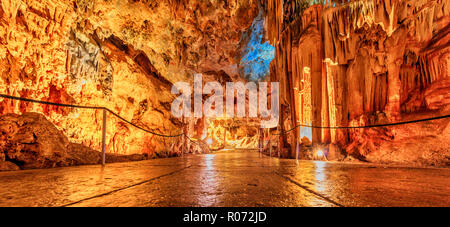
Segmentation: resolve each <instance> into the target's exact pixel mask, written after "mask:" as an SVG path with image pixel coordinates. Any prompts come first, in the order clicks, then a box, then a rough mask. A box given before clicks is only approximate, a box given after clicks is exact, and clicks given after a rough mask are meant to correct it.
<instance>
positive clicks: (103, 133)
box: [102, 109, 106, 166]
mask: <svg viewBox="0 0 450 227" xmlns="http://www.w3.org/2000/svg"><path fill="white" fill-rule="evenodd" d="M105 163H106V109H103V127H102V166H104V165H105Z"/></svg>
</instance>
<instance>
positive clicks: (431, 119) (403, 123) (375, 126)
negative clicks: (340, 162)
mask: <svg viewBox="0 0 450 227" xmlns="http://www.w3.org/2000/svg"><path fill="white" fill-rule="evenodd" d="M444 118H450V115H443V116H438V117H431V118H425V119H418V120H412V121H403V122H395V123H387V124H378V125H364V126H312V125H302V124H299V125H296V126H295V127H293V128H291V129H289V130H286V131H284V133H278V134H273V135H276V136H280V135H283V134H287V133H289V132H291V131H293V130H295V129H296V128H298V127H305V128H318V129H332V130H336V129H362V128H379V127H390V126H396V125H405V124H412V123H418V122H424V121H434V120H439V119H444Z"/></svg>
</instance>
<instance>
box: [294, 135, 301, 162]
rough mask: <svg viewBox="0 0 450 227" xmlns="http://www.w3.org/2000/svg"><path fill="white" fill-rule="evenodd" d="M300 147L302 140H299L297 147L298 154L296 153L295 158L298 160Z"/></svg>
mask: <svg viewBox="0 0 450 227" xmlns="http://www.w3.org/2000/svg"><path fill="white" fill-rule="evenodd" d="M299 149H300V142H299V141H298V140H297V148H296V154H295V159H296V160H297V161H298V152H299Z"/></svg>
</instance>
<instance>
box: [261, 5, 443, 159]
mask: <svg viewBox="0 0 450 227" xmlns="http://www.w3.org/2000/svg"><path fill="white" fill-rule="evenodd" d="M265 9H266V15H267V16H266V20H267V23H268V28H267V33H268V38H269V40H270V42H271V44H273V45H275V47H276V54H275V60H274V61H273V62H272V72H271V73H272V74H273V75H271V79H272V80H274V81H279V82H280V86H281V87H282V88H281V90H282V91H283V92H282V94H283V95H282V97H281V98H282V99H281V103H282V104H281V105H282V106H281V107H282V108H285V109H290V110H292V111H291V113H290V114H289V113H288V112H287V114H285V116H282V117H281V119H283V120H282V121H281V122H280V125H281V128H280V129H281V130H284V129H283V127H284V128H287V129H289V128H292V127H293V126H294V125H296V124H299V123H301V124H310V125H314V126H361V125H371V124H377V123H388V122H397V121H402V120H405V119H414V118H417V117H425V116H431V115H433V114H434V115H436V114H439V113H441V114H442V113H445V112H446V110H447V109H448V104H449V101H450V100H449V94H450V92H449V91H450V87H449V86H448V80H449V72H450V68H449V67H450V65H449V61H450V60H449V59H450V58H449V53H450V52H449V49H450V45H449V40H450V34H449V32H450V4H449V3H448V2H447V1H442V0H435V1H424V0H403V1H401V0H367V1H346V2H345V4H341V3H340V1H328V2H327V3H325V4H315V5H313V4H311V3H309V1H302V0H298V1H289V2H286V3H284V4H283V1H279V0H270V1H267V2H266V4H265ZM309 96H310V97H309ZM305 99H306V101H305ZM283 106H284V107H283ZM447 114H448V111H447ZM434 123H436V122H434ZM438 123H442V124H443V125H444V126H445V125H447V124H448V121H445V120H444V121H443V122H438ZM414 127H419V126H417V125H416V126H414ZM444 128H445V127H444ZM369 131H371V132H372V134H371V133H368V132H369ZM381 131H383V132H380V131H373V130H324V129H313V130H312V133H311V135H308V133H305V132H303V133H300V132H301V129H299V130H295V132H294V133H291V134H289V135H288V136H286V138H283V137H280V140H286V141H288V145H287V146H285V147H287V148H289V149H287V150H286V151H285V153H287V155H289V151H290V156H292V154H293V152H292V151H293V150H294V149H295V144H296V143H297V140H298V139H297V138H299V136H300V137H303V136H305V134H306V136H308V137H311V138H310V139H311V140H312V141H313V143H314V144H316V145H318V144H333V146H330V147H333V148H334V147H337V148H338V149H342V150H345V151H346V153H348V154H352V153H353V154H355V156H359V157H360V158H362V159H365V158H367V156H370V155H369V154H370V153H376V152H375V151H376V150H378V152H379V150H380V149H381V148H380V147H382V146H383V144H389V143H390V142H392V141H397V140H399V139H400V138H401V137H402V136H400V134H401V133H405V134H407V135H409V136H410V137H411V136H416V134H413V133H411V131H410V130H407V129H406V126H405V127H403V126H402V127H393V128H390V129H387V128H383V129H382V130H381ZM388 132H391V134H389V133H388ZM430 133H431V132H430ZM441 133H442V130H440V129H436V130H435V131H434V134H435V135H436V136H438V135H440V134H441ZM375 134H380V135H383V136H385V137H383V138H379V137H377V138H376V139H375V137H376V136H375ZM388 134H389V135H390V136H387V135H388ZM418 138H420V137H418ZM422 139H425V137H423V138H422ZM440 139H443V140H446V141H448V138H447V139H446V138H440ZM386 141H390V142H389V143H388V142H386ZM410 142H411V141H410ZM416 142H420V141H419V140H417V141H416ZM444 143H446V142H445V141H444ZM367 144H370V146H368V145H367ZM391 145H392V144H391ZM443 146H447V144H445V145H443ZM368 147H370V148H368ZM385 148H386V147H385ZM447 148H448V147H447ZM447 148H446V149H441V150H444V153H446V154H447V153H448V149H447ZM386 149H387V150H389V149H388V148H386ZM430 149H432V148H430ZM439 149H440V148H439ZM439 149H434V150H439ZM330 150H331V149H330ZM386 152H388V151H386ZM389 152H393V151H392V149H391V150H390V151H389ZM381 153H382V152H381ZM394 153H395V152H394ZM380 155H381V154H380Z"/></svg>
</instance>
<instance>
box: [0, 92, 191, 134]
mask: <svg viewBox="0 0 450 227" xmlns="http://www.w3.org/2000/svg"><path fill="white" fill-rule="evenodd" d="M0 97H1V98H6V99H13V100H18V101H24V102H32V103H40V104H45V105H52V106H61V107H70V108H81V109H95V110H105V111H108V112H109V113H111V114H112V115H114V116H115V117H117V118H119V119H120V120H122V121H124V122H126V123H128V124H130V125H132V126H134V127H136V128H138V129H140V130H142V131H145V132H147V133H150V134H153V135H155V136H160V137H166V138H173V137H180V136H183V135H185V134H184V133H180V134H176V135H163V134H159V133H156V132H152V131H150V130H148V129H145V128H143V127H141V126H138V125H136V124H134V123H132V122H130V121H128V120H126V119H125V118H123V117H122V116H120V115H119V114H117V113H115V112H114V111H112V110H110V109H108V108H106V107H99V106H81V105H71V104H62V103H54V102H47V101H42V100H35V99H27V98H22V97H16V96H11V95H4V94H0Z"/></svg>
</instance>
